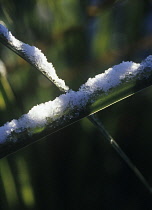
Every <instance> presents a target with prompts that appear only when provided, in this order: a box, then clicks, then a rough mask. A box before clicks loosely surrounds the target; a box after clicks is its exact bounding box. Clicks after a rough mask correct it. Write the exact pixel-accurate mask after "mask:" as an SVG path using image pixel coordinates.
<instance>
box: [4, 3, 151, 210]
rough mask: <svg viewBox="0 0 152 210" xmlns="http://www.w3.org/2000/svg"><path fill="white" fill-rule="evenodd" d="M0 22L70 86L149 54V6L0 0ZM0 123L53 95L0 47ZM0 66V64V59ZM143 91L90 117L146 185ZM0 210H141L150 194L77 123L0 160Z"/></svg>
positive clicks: (146, 100)
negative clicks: (102, 127) (41, 55)
mask: <svg viewBox="0 0 152 210" xmlns="http://www.w3.org/2000/svg"><path fill="white" fill-rule="evenodd" d="M0 20H1V21H3V22H5V24H6V26H7V27H8V28H9V30H10V31H11V32H12V34H13V35H14V36H15V37H16V38H18V39H19V40H21V41H23V42H25V43H28V44H30V45H34V46H36V47H38V48H39V49H41V50H42V52H43V53H44V54H45V55H46V57H47V59H48V61H50V62H52V63H53V65H54V67H55V68H56V71H57V73H58V75H59V77H60V78H62V79H64V80H65V81H66V83H67V85H69V86H70V88H72V89H74V90H78V88H79V87H80V85H81V84H83V83H84V82H86V80H87V79H88V78H89V77H94V76H95V75H96V74H99V73H102V72H104V70H105V69H107V68H109V67H111V66H113V65H115V64H118V63H120V62H121V61H123V60H124V61H128V60H132V61H134V62H141V61H142V60H143V59H145V58H146V56H148V55H150V54H152V1H150V0H140V1H139V0H117V1H116V0H13V1H11V0H0ZM0 60H1V62H0V68H1V69H3V68H6V71H7V73H6V75H3V74H2V73H1V76H0V79H1V80H0V125H3V124H4V123H5V122H7V121H10V120H12V119H14V118H18V117H20V115H22V114H24V113H26V112H28V110H29V109H30V108H32V107H33V106H34V105H36V104H39V103H42V102H45V101H49V100H53V99H54V98H55V97H57V96H59V95H60V94H61V93H60V92H59V90H58V89H57V88H56V87H55V86H54V85H53V84H52V83H50V82H49V81H48V80H47V79H46V78H45V77H44V76H43V75H41V74H40V73H39V72H37V71H36V70H35V69H34V68H33V67H32V66H30V65H29V64H28V63H26V62H25V61H24V60H23V59H22V58H20V57H19V56H17V55H16V54H14V53H13V52H12V51H10V50H9V49H7V48H6V47H5V46H3V45H2V44H0ZM2 62H3V63H2ZM151 105H152V88H151V87H149V88H147V89H145V90H143V91H142V92H140V93H138V94H136V95H134V96H132V97H129V98H127V99H125V100H123V101H121V102H119V103H116V104H114V105H112V106H110V107H108V108H106V109H105V110H102V111H100V112H99V113H98V116H99V118H100V119H101V121H102V122H103V124H104V125H105V127H106V128H107V130H108V131H109V132H110V134H111V135H112V136H113V137H114V139H115V140H116V141H117V143H118V144H119V145H120V146H121V147H122V148H123V150H124V151H125V152H126V154H127V155H128V156H129V157H130V159H131V160H132V161H133V163H134V164H135V165H136V166H137V168H138V169H139V170H140V171H141V172H142V173H143V174H144V176H145V178H146V179H147V181H148V182H149V184H150V185H151V186H152V168H151V167H152V164H151V160H152V137H151V136H152V129H151V123H152V111H151ZM0 209H2V210H21V209H22V210H24V209H25V210H26V209H32V210H41V209H45V210H48V209H51V210H81V209H88V210H101V209H103V210H122V209H123V210H128V209H129V210H143V209H146V210H148V209H150V210H151V209H152V197H151V195H150V193H149V192H148V191H147V190H146V189H145V187H144V186H143V184H142V183H141V182H140V181H139V180H138V179H137V177H136V176H135V174H134V173H133V172H132V171H131V170H130V169H129V168H128V166H127V165H126V164H125V163H124V161H123V160H122V159H121V158H120V157H119V155H118V154H117V153H116V152H115V151H114V150H113V149H112V147H111V146H110V145H109V144H108V143H107V142H106V141H105V139H104V138H103V137H102V136H101V134H100V133H99V131H98V130H97V129H96V128H95V127H94V126H93V125H92V124H91V122H90V121H89V120H88V119H86V118H84V119H82V120H80V121H79V122H77V123H75V124H72V125H71V126H69V127H66V128H64V129H63V130H60V131H58V132H57V133H54V134H52V135H50V136H48V137H47V138H45V139H43V140H41V141H38V142H36V143H34V144H32V145H30V146H28V147H26V148H24V149H22V150H20V151H18V152H16V153H14V154H12V155H10V156H8V157H6V158H3V159H1V160H0Z"/></svg>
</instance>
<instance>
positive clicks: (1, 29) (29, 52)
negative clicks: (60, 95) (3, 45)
mask: <svg viewBox="0 0 152 210" xmlns="http://www.w3.org/2000/svg"><path fill="white" fill-rule="evenodd" d="M0 35H2V36H3V37H5V39H6V40H7V42H8V43H9V44H10V45H11V46H12V47H14V48H15V49H16V50H17V51H20V52H22V53H23V54H24V56H25V57H27V58H28V59H29V60H30V61H31V63H32V64H33V65H34V66H36V67H37V69H39V70H40V71H41V72H42V73H43V74H44V75H45V76H47V77H48V78H49V79H51V80H52V81H53V82H54V83H55V84H56V85H57V86H58V87H59V88H60V89H62V90H64V91H68V90H69V87H67V86H66V85H65V82H64V80H62V79H59V78H58V76H57V74H56V71H55V69H54V67H53V65H52V63H49V62H48V61H47V58H46V57H45V55H44V54H43V53H42V52H41V50H39V49H38V48H36V47H35V46H30V45H28V44H25V43H23V42H21V41H19V40H17V39H16V38H15V37H14V36H13V35H12V34H11V32H9V31H8V29H7V28H6V27H5V26H4V25H2V24H0Z"/></svg>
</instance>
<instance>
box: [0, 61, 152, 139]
mask: <svg viewBox="0 0 152 210" xmlns="http://www.w3.org/2000/svg"><path fill="white" fill-rule="evenodd" d="M150 59H151V58H150ZM139 69H142V68H140V64H136V63H134V62H122V63H120V64H119V65H116V66H114V67H113V68H109V69H108V70H106V71H105V73H102V74H99V75H96V76H95V77H94V78H89V79H88V81H87V82H86V83H85V84H83V85H82V86H81V87H80V89H79V90H78V91H76V92H75V91H72V90H70V91H69V92H68V93H66V94H62V95H60V96H59V97H57V98H56V99H55V100H53V101H48V102H46V103H42V104H40V105H36V106H34V107H33V108H32V109H31V110H30V111H29V112H28V113H27V114H24V115H23V116H21V118H19V119H18V120H12V121H11V122H8V123H6V124H5V125H4V126H2V127H0V142H1V143H3V142H5V140H6V139H7V137H8V136H9V135H10V134H11V132H12V131H15V132H22V131H23V130H25V129H28V128H35V127H43V126H45V125H47V124H48V119H51V121H52V122H53V121H55V120H56V119H57V118H58V117H60V116H61V115H62V113H64V111H66V110H67V109H68V108H70V109H71V110H72V109H74V108H75V107H76V108H77V109H76V110H77V112H78V113H79V111H80V110H81V109H83V108H85V106H86V105H87V103H88V101H89V100H90V98H91V95H92V94H93V93H95V92H96V91H98V90H102V91H103V92H107V93H108V90H109V89H110V88H113V87H116V86H117V85H119V84H120V83H121V82H122V80H123V79H125V78H126V77H134V76H135V75H136V74H137V73H138V71H139Z"/></svg>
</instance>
